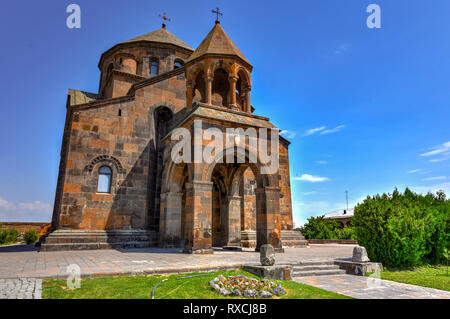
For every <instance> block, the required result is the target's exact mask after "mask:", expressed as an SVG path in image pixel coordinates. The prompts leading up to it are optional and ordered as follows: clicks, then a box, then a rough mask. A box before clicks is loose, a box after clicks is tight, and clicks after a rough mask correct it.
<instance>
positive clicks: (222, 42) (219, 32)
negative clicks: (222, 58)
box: [188, 23, 251, 65]
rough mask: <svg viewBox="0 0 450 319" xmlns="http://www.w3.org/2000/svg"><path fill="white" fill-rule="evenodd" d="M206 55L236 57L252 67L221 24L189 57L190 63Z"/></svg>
mask: <svg viewBox="0 0 450 319" xmlns="http://www.w3.org/2000/svg"><path fill="white" fill-rule="evenodd" d="M206 54H221V55H235V56H238V57H239V58H241V59H242V60H244V61H245V62H246V63H248V64H249V65H251V64H250V62H248V60H247V58H246V57H245V56H244V54H242V52H241V50H239V49H238V47H237V46H236V45H235V44H234V43H233V41H231V39H230V37H229V36H228V35H227V34H226V33H225V31H224V30H223V28H222V27H221V26H220V23H216V25H215V26H214V28H212V30H211V31H210V32H209V33H208V35H207V36H206V38H205V39H204V40H203V41H202V43H200V45H199V46H198V48H197V49H196V50H195V51H194V53H192V55H191V56H190V57H189V59H188V62H189V61H192V60H195V59H197V58H199V57H201V56H203V55H206Z"/></svg>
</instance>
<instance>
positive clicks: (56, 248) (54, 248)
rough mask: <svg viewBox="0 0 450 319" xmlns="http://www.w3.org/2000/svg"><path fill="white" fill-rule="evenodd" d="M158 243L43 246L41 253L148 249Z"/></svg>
mask: <svg viewBox="0 0 450 319" xmlns="http://www.w3.org/2000/svg"><path fill="white" fill-rule="evenodd" d="M156 245H157V242H156V241H155V242H150V241H148V242H143V241H136V242H130V241H127V242H117V243H104V242H103V243H101V242H99V243H71V244H69V243H62V244H49V243H45V244H42V245H41V251H67V250H95V249H118V248H147V247H155V246H156Z"/></svg>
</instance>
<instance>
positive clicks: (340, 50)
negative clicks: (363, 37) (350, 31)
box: [333, 43, 350, 55]
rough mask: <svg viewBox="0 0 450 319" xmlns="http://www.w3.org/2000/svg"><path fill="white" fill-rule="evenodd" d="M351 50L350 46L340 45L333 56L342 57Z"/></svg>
mask: <svg viewBox="0 0 450 319" xmlns="http://www.w3.org/2000/svg"><path fill="white" fill-rule="evenodd" d="M349 48H350V45H349V44H346V43H342V44H340V45H339V47H338V48H337V49H335V50H334V51H333V55H341V54H343V53H345V52H347V51H348V50H349Z"/></svg>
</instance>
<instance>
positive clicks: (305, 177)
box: [294, 174, 330, 183]
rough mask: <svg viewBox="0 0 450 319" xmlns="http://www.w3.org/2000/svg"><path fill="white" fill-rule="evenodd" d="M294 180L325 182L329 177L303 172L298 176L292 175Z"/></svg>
mask: <svg viewBox="0 0 450 319" xmlns="http://www.w3.org/2000/svg"><path fill="white" fill-rule="evenodd" d="M294 180H296V181H302V182H311V183H320V182H327V181H329V180H330V179H329V178H328V177H321V176H313V175H309V174H303V175H302V176H300V177H294Z"/></svg>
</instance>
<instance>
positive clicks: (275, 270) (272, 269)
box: [242, 265, 292, 280]
mask: <svg viewBox="0 0 450 319" xmlns="http://www.w3.org/2000/svg"><path fill="white" fill-rule="evenodd" d="M242 269H243V270H244V271H247V272H249V273H251V274H254V275H256V276H259V277H264V278H267V279H275V280H291V279H292V266H290V265H277V266H258V265H244V266H242Z"/></svg>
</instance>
